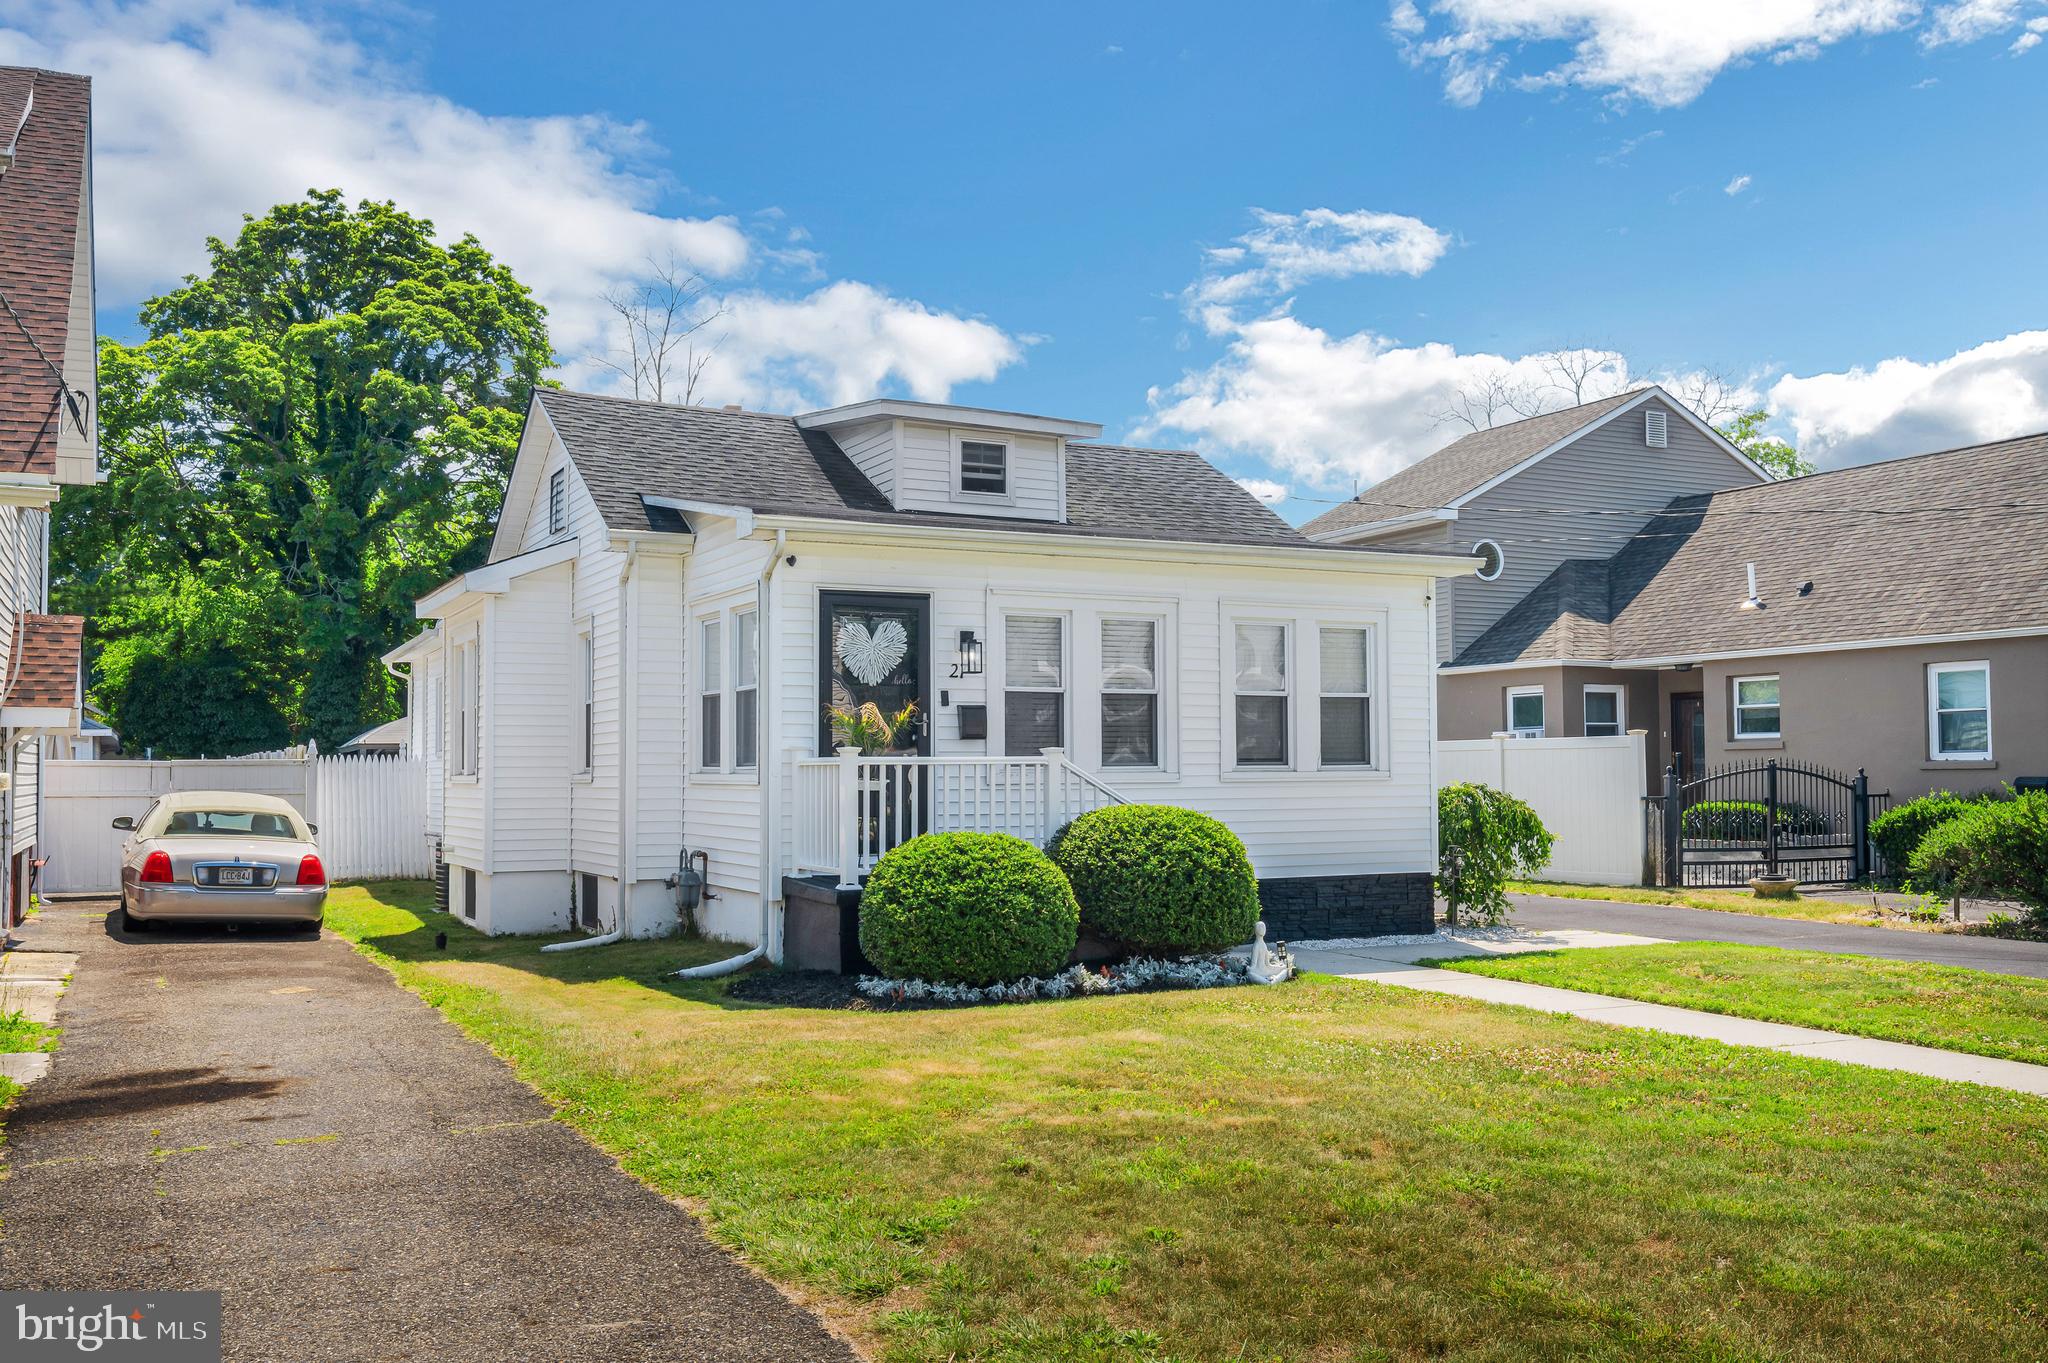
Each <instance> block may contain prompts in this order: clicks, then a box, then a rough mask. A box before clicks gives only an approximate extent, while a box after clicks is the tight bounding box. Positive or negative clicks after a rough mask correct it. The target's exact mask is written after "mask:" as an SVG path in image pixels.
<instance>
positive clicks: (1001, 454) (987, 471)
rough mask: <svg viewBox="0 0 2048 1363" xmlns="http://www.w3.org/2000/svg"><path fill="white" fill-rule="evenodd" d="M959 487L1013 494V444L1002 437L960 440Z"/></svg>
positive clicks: (982, 492) (995, 494)
mask: <svg viewBox="0 0 2048 1363" xmlns="http://www.w3.org/2000/svg"><path fill="white" fill-rule="evenodd" d="M959 446H960V490H961V491H962V492H972V493H978V494H980V495H982V496H987V497H1007V496H1009V495H1010V447H1009V446H1008V445H1006V444H1004V443H1003V442H1002V441H1000V440H961V441H960V442H959Z"/></svg>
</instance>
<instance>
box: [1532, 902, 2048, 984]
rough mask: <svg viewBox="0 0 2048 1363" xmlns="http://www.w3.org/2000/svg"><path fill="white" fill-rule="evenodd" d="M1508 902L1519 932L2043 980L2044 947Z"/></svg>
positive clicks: (1693, 913)
mask: <svg viewBox="0 0 2048 1363" xmlns="http://www.w3.org/2000/svg"><path fill="white" fill-rule="evenodd" d="M1508 898H1509V900H1510V901H1511V902H1512V903H1513V904H1514V906H1515V914H1514V921H1515V922H1516V924H1518V925H1520V926H1522V927H1529V928H1591V929H1594V930H1596V931H1603V932H1633V933H1640V934H1641V935H1643V936H1645V937H1666V938H1669V939H1671V940H1672V941H1676V942H1746V943H1749V944H1751V945H1755V946H1766V947H1794V948H1797V949H1799V950H1802V951H1840V952H1846V953H1848V954H1849V955H1852V956H1881V957H1883V958H1885V959H1886V960H1892V961H1931V962H1933V963H1934V964H1936V965H1959V966H1967V967H1969V968H1970V969H1972V970H1991V971H1996V972H1998V973H1999V974H2002V975H2032V976H2035V977H2037V978H2042V979H2048V942H2014V941H2008V940H2006V939H2005V938H2001V937H1966V936H1962V935H1960V934H1951V933H1936V932H1907V931H1903V930H1901V929H1898V928H1879V927H1867V928H1866V927H1857V926H1855V925H1853V924H1845V923H1812V922H1807V921H1805V920H1803V919H1798V918H1765V917H1762V916H1760V915H1756V914H1746V913H1718V912H1716V911H1714V910H1712V909H1686V908H1678V907H1675V906H1672V905H1666V904H1623V903H1619V902H1617V901H1614V900H1607V899H1552V898H1548V897H1546V896H1543V895H1529V894H1518V895H1509V896H1508Z"/></svg>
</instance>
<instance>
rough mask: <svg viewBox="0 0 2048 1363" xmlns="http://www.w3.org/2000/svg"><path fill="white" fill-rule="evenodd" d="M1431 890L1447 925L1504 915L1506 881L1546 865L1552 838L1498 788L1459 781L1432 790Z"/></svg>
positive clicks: (1553, 842) (1531, 812)
mask: <svg viewBox="0 0 2048 1363" xmlns="http://www.w3.org/2000/svg"><path fill="white" fill-rule="evenodd" d="M1436 829H1437V847H1438V850H1439V855H1440V857H1441V861H1440V863H1439V865H1438V867H1437V875H1436V892H1437V893H1438V894H1440V895H1442V896H1443V898H1444V903H1445V904H1446V905H1447V906H1448V909H1449V915H1448V916H1449V918H1450V921H1451V922H1452V923H1453V924H1457V923H1462V922H1464V921H1465V920H1466V919H1467V917H1468V916H1469V917H1470V918H1472V919H1475V920H1477V921H1478V922H1480V923H1484V924H1492V923H1499V922H1501V921H1502V920H1504V919H1505V918H1506V917H1507V916H1508V908H1509V905H1508V893H1507V884H1508V882H1509V881H1510V880H1526V879H1527V878H1529V877H1530V876H1533V875H1535V874H1536V873H1537V872H1539V871H1541V870H1542V869H1543V868H1544V867H1546V866H1548V865H1549V864H1550V852H1551V849H1552V848H1553V847H1554V846H1556V844H1557V839H1556V838H1555V837H1553V836H1552V835H1551V832H1550V830H1549V829H1547V828H1545V827H1544V826H1543V820H1542V819H1540V818H1538V817H1537V815H1536V811H1535V810H1533V809H1531V808H1530V807H1529V806H1528V805H1526V804H1524V803H1522V801H1520V800H1518V799H1516V798H1515V797H1514V796H1512V795H1510V794H1508V793H1507V792H1506V791H1504V790H1495V789H1494V788H1493V787H1492V786H1482V785H1480V784H1478V783H1477V782H1472V781H1459V782H1454V783H1452V784H1450V785H1447V786H1440V787H1438V788H1437V792H1436Z"/></svg>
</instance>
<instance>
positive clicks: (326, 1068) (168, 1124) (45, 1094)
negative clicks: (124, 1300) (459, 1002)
mask: <svg viewBox="0 0 2048 1363" xmlns="http://www.w3.org/2000/svg"><path fill="white" fill-rule="evenodd" d="M107 907H109V906H108V905H106V904H64V905H58V906H56V907H55V908H53V909H50V910H47V911H46V912H44V913H43V915H42V916H41V917H40V918H38V919H36V920H35V921H34V922H33V923H32V924H31V925H30V926H29V927H28V928H27V929H26V930H25V931H24V932H23V933H22V934H21V935H22V936H23V937H24V938H25V939H26V941H25V943H24V945H25V946H27V947H28V948H29V949H36V948H42V949H46V950H62V951H76V952H79V953H80V955H81V960H80V962H79V966H78V971H77V974H76V977H75V979H74V982H73V984H72V987H71V990H70V992H69V993H68V994H67V995H66V996H65V998H64V1001H63V1003H62V1004H61V1006H60V1009H59V1013H58V1018H57V1020H58V1022H59V1024H60V1025H62V1026H63V1027H64V1029H65V1031H64V1037H63V1046H62V1048H61V1049H60V1050H59V1051H58V1053H57V1055H56V1057H55V1065H54V1067H53V1069H52V1072H51V1075H50V1077H49V1078H47V1079H45V1080H43V1081H42V1082H40V1083H37V1084H35V1085H33V1086H31V1087H30V1088H29V1089H28V1090H27V1091H26V1092H25V1093H24V1094H23V1095H22V1097H21V1100H20V1103H19V1104H18V1106H17V1107H16V1109H15V1111H14V1112H13V1114H12V1115H11V1117H10V1118H9V1120H8V1130H7V1136H8V1145H7V1150H6V1155H7V1157H8V1159H9V1160H10V1162H11V1164H12V1176H11V1177H9V1178H8V1179H6V1180H5V1181H4V1182H0V1228H4V1240H0V1284H5V1285H6V1286H7V1287H10V1288H96V1289H141V1290H168V1289H178V1288H198V1289H218V1290H220V1291H222V1292H224V1293H225V1300H224V1308H225V1315H224V1319H223V1328H222V1334H223V1336H224V1340H225V1344H226V1357H227V1358H229V1359H237V1360H264V1361H265V1363H271V1361H273V1360H275V1361H277V1363H284V1361H286V1360H290V1361H291V1363H353V1361H354V1360H385V1359H418V1360H432V1361H433V1363H466V1361H467V1360H475V1363H508V1360H517V1361H521V1363H575V1361H577V1360H584V1359H589V1360H599V1359H602V1360H606V1363H616V1361H618V1360H641V1359H646V1360H654V1359H662V1360H687V1361H688V1363H698V1361H699V1360H703V1361H704V1363H721V1361H722V1360H749V1361H753V1360H759V1361H760V1363H803V1361H804V1360H813V1359H819V1360H822V1359H832V1360H851V1359H852V1358H853V1357H854V1355H853V1354H852V1352H851V1351H850V1350H849V1349H848V1348H847V1347H846V1345H845V1344H843V1343H842V1342H840V1341H839V1340H837V1339H835V1338H834V1337H833V1336H831V1335H830V1334H829V1333H827V1332H826V1330H825V1329H824V1328H823V1326H821V1325H820V1324H819V1323H818V1321H817V1319H816V1318H815V1317H814V1316H812V1315H811V1314H810V1313H809V1312H807V1311H806V1310H804V1309H803V1308H801V1307H799V1306H797V1305H796V1304H794V1303H793V1302H791V1301H790V1300H789V1299H787V1298H786V1297H784V1296H782V1295H781V1294H780V1293H779V1292H777V1291H776V1290H775V1288H773V1287H772V1286H770V1285H769V1284H768V1283H767V1282H766V1281H765V1280H764V1279H762V1278H761V1277H760V1276H759V1275H757V1274H755V1273H754V1272H753V1271H752V1270H751V1269H749V1268H748V1267H746V1265H744V1264H743V1263H741V1262H740V1261H739V1260H738V1259H736V1258H734V1257H733V1256H732V1255H730V1254H728V1253H726V1252H725V1251H724V1250H722V1249H720V1248H718V1247H717V1246H716V1245H714V1244H713V1243H712V1242H711V1241H710V1240H709V1239H708V1238H707V1237H706V1236H705V1234H704V1232H703V1230H702V1228H701V1227H700V1226H699V1225H698V1223H697V1221H696V1220H695V1219H694V1218H693V1217H692V1216H690V1215H689V1213H687V1212H685V1211H684V1210H682V1209H681V1208H679V1207H677V1206H675V1205H673V1204H671V1203H669V1202H668V1201H666V1200H664V1199H663V1198H661V1197H659V1196H657V1195H656V1194H655V1193H653V1192H651V1191H649V1190H648V1189H647V1188H646V1187H644V1186H643V1185H641V1184H640V1183H638V1182H636V1181H634V1180H633V1179H632V1178H630V1177H628V1176H627V1175H626V1174H624V1173H622V1172H620V1170H619V1169H618V1167H617V1166H616V1165H614V1164H613V1163H612V1161H611V1160H610V1159H609V1158H608V1157H607V1156H605V1155H604V1154H603V1153H602V1152H600V1151H598V1150H597V1149H595V1148H594V1147H592V1146H591V1145H589V1144H588V1143H586V1142H585V1141H584V1140H583V1139H582V1138H581V1137H579V1136H578V1135H577V1134H576V1133H575V1132H574V1131H572V1130H570V1129H569V1128H568V1127H566V1126H564V1125H563V1124H561V1123H559V1122H557V1121H554V1120H553V1119H552V1118H551V1116H550V1112H549V1109H548V1107H547V1105H546V1104H545V1103H544V1102H542V1101H541V1100H540V1098H539V1097H537V1096H536V1095H535V1094H534V1093H533V1092H532V1091H531V1090H529V1089H528V1088H526V1087H525V1086H524V1085H523V1084H521V1083H519V1082H518V1081H517V1080H516V1079H514V1078H513V1076H512V1074H511V1072H510V1071H509V1070H508V1069H507V1068H506V1067H505V1066H504V1065H503V1064H502V1063H501V1062H500V1061H499V1060H498V1059H497V1057H496V1056H494V1055H492V1054H491V1052H489V1051H488V1050H486V1049H485V1048H483V1047H482V1046H480V1045H478V1044H476V1043H475V1042H472V1041H470V1040H468V1039H467V1038H465V1037H464V1036H463V1035H462V1034H461V1033H460V1032H458V1031H457V1030H456V1029H455V1028H454V1027H452V1026H450V1025H449V1024H447V1023H446V1022H444V1021H442V1019H441V1018H440V1016H439V1014H437V1013H435V1012H434V1011H433V1010H432V1009H430V1008H428V1007H427V1006H426V1005H425V1004H423V1003H421V1002H420V1001H419V1000H418V999H416V998H414V997H413V996H412V995H411V994H409V993H407V992H406V991H404V990H402V989H400V988H399V987H398V986H397V985H396V984H395V983H394V982H393V981H392V980H391V978H390V977H389V976H388V975H386V974H385V973H384V972H383V971H382V970H380V969H378V968H377V967H376V966H375V965H373V964H371V963H370V962H369V961H367V960H365V959H364V958H363V957H361V956H358V955H356V954H355V953H354V952H353V951H351V950H350V949H349V948H348V946H347V944H346V943H344V942H342V941H340V940H338V939H336V938H335V937H333V936H332V935H328V936H324V937H322V938H320V939H317V940H314V939H309V938H305V937H298V936H286V935H276V934H270V933H267V932H264V931H261V930H252V931H246V932H240V933H227V932H213V931H207V930H201V929H191V928H185V929H172V930H168V931H166V930H161V929H160V930H158V931H156V932H152V933H150V934H147V935H144V936H138V937H134V938H129V937H127V936H125V935H124V934H122V933H121V932H119V931H118V930H116V929H110V928H109V927H108V926H107V925H106V924H105V923H104V922H103V921H102V919H101V918H100V917H98V916H97V915H98V914H101V913H103V912H104V911H105V909H106V908H107Z"/></svg>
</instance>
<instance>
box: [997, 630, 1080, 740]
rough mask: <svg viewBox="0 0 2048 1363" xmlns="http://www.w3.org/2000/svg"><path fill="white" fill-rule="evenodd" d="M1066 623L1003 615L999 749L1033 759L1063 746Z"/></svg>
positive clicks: (1065, 709)
mask: <svg viewBox="0 0 2048 1363" xmlns="http://www.w3.org/2000/svg"><path fill="white" fill-rule="evenodd" d="M1066 661H1067V660H1066V621H1065V620H1064V619H1062V618H1061V617H1060V616H1057V615H1010V616H1005V617H1004V618H1003V751H1004V752H1005V753H1007V754H1009V755H1010V756H1011V757H1035V756H1037V755H1038V754H1039V753H1041V752H1043V751H1044V750H1045V749H1047V748H1059V747H1064V746H1065V745H1066V732H1067V725H1066V718H1067V704H1066V702H1067V666H1066Z"/></svg>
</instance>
